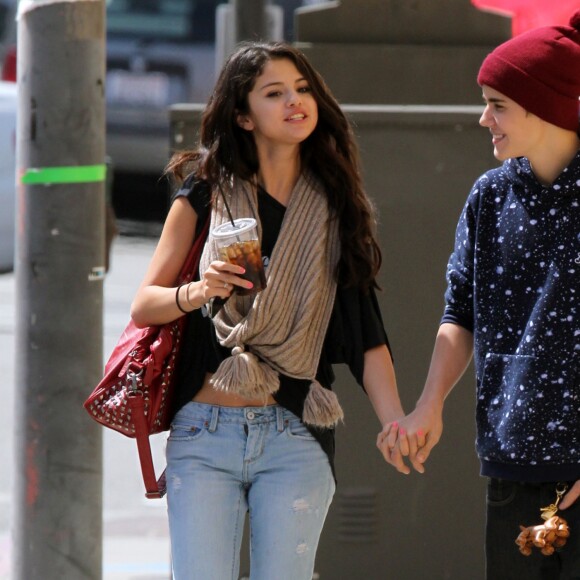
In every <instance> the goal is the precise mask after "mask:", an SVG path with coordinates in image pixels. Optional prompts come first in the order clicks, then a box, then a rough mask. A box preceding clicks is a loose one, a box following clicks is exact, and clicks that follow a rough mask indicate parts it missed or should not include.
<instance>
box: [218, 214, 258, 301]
mask: <svg viewBox="0 0 580 580" xmlns="http://www.w3.org/2000/svg"><path fill="white" fill-rule="evenodd" d="M234 224H235V227H234V225H233V224H232V223H230V222H226V223H224V224H221V225H220V226H218V227H217V228H215V229H214V230H213V231H212V234H211V235H212V236H213V238H214V239H215V241H216V244H217V247H218V252H219V257H220V260H222V261H223V262H229V263H230V264H236V265H238V266H241V267H242V268H244V269H245V270H246V273H245V274H242V275H240V278H244V279H245V280H249V281H250V282H252V284H253V285H254V286H253V287H252V288H249V289H247V288H241V287H240V286H236V287H235V290H234V292H236V293H237V294H239V295H241V296H245V295H248V294H253V293H254V292H260V290H263V289H264V288H265V287H266V275H265V273H264V264H263V263H262V252H261V250H260V241H259V240H258V231H257V227H256V225H257V224H256V220H255V219H253V218H241V219H236V220H234Z"/></svg>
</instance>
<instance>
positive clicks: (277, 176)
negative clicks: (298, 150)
mask: <svg viewBox="0 0 580 580" xmlns="http://www.w3.org/2000/svg"><path fill="white" fill-rule="evenodd" d="M299 176H300V155H299V154H293V155H263V156H260V168H259V169H258V174H257V180H258V183H259V184H260V185H261V186H262V187H263V188H264V189H265V190H266V191H267V192H268V193H269V194H270V195H271V196H272V197H273V198H274V199H276V200H277V201H279V202H280V203H281V204H282V205H284V206H287V205H288V203H289V202H290V196H291V194H292V191H293V189H294V186H295V185H296V182H297V181H298V177H299Z"/></svg>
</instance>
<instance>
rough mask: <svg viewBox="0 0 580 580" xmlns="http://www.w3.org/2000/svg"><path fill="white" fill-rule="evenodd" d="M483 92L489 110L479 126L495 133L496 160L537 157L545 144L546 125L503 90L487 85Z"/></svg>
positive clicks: (493, 138) (493, 136)
mask: <svg viewBox="0 0 580 580" xmlns="http://www.w3.org/2000/svg"><path fill="white" fill-rule="evenodd" d="M482 89H483V100H484V102H485V109H484V111H483V114H482V115H481V118H480V119H479V124H480V125H481V126H482V127H487V128H488V129H489V132H490V133H491V137H492V140H491V142H492V144H493V154H494V156H495V157H496V159H498V160H500V161H504V160H506V159H509V158H511V157H527V158H528V159H531V158H533V157H534V152H535V151H536V150H537V149H538V146H539V145H540V143H541V139H542V136H543V134H544V131H543V129H544V126H545V122H544V121H542V120H541V119H540V118H539V117H537V116H536V115H533V114H532V113H529V112H528V111H526V110H525V109H524V108H523V107H521V106H520V105H518V104H517V103H516V102H515V101H513V100H512V99H510V98H508V97H506V96H505V95H503V94H502V93H500V92H499V91H496V90H495V89H492V88H491V87H488V86H487V85H484V86H483V87H482Z"/></svg>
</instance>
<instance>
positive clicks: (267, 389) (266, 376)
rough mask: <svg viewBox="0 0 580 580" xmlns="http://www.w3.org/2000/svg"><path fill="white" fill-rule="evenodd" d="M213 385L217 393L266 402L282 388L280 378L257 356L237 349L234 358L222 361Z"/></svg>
mask: <svg viewBox="0 0 580 580" xmlns="http://www.w3.org/2000/svg"><path fill="white" fill-rule="evenodd" d="M235 351H237V352H235ZM211 384H212V385H213V388H214V389H216V390H217V391H223V392H225V393H233V394H236V395H240V396H241V397H247V398H248V399H263V400H264V402H265V401H266V400H267V399H268V397H269V396H270V395H273V394H274V393H275V392H276V391H277V390H278V389H279V388H280V377H279V376H278V373H277V372H276V371H275V370H274V369H273V368H272V367H270V366H269V365H267V364H266V363H263V362H260V360H259V359H258V357H257V356H256V355H254V354H252V353H251V352H245V351H243V349H242V348H240V347H236V348H234V351H233V352H232V356H229V357H228V358H226V359H225V360H224V361H222V363H221V364H220V366H219V367H218V369H217V371H216V372H215V374H214V375H213V377H212V378H211Z"/></svg>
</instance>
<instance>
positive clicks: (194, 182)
mask: <svg viewBox="0 0 580 580" xmlns="http://www.w3.org/2000/svg"><path fill="white" fill-rule="evenodd" d="M177 197H187V199H189V201H190V202H193V201H195V200H197V199H198V198H203V199H204V201H207V202H209V200H210V198H211V185H210V184H209V181H207V180H205V179H202V178H200V177H198V176H197V175H196V174H195V173H190V174H189V175H188V176H187V177H186V178H185V179H184V180H183V183H182V184H181V187H180V188H179V189H178V190H177V191H176V192H175V194H174V195H173V198H174V199H175V198H177Z"/></svg>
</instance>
